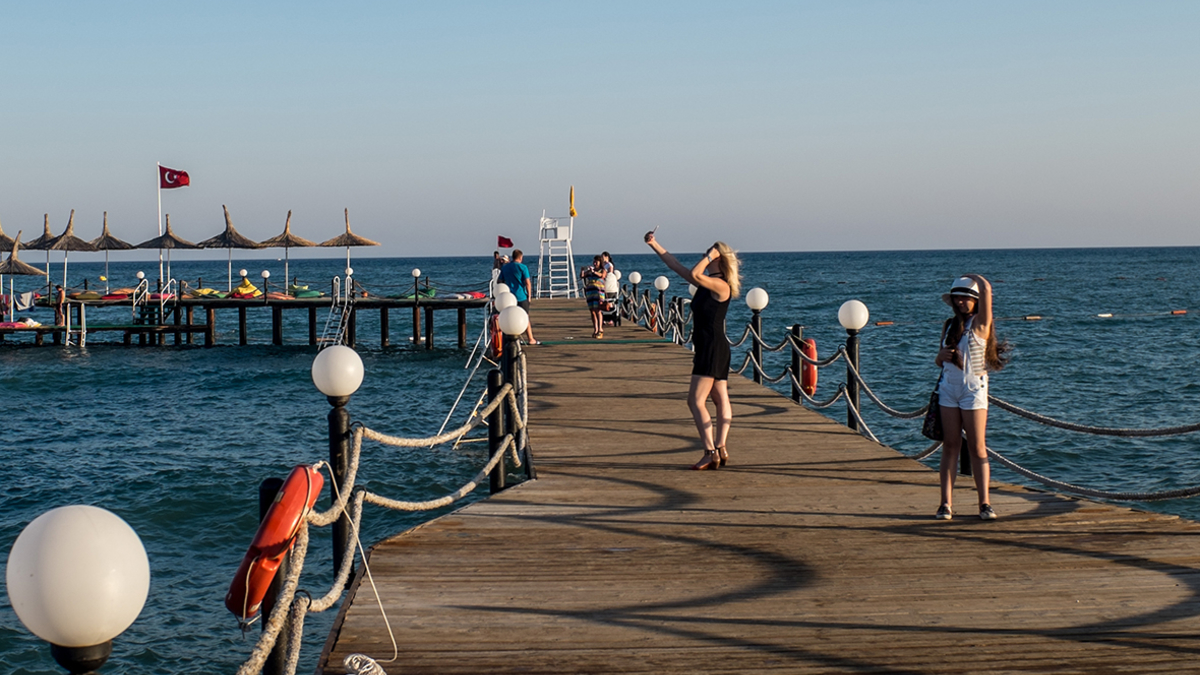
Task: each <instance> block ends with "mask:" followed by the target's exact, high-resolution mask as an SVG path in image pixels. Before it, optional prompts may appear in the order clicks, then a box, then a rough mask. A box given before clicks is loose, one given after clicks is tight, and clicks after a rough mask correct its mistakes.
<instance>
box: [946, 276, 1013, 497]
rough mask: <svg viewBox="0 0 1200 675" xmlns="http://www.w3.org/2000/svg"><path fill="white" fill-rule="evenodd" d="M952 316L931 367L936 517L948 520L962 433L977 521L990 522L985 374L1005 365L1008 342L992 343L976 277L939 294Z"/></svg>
mask: <svg viewBox="0 0 1200 675" xmlns="http://www.w3.org/2000/svg"><path fill="white" fill-rule="evenodd" d="M942 300H943V301H944V302H945V303H946V304H948V305H950V307H951V308H952V309H953V310H954V316H952V317H950V318H949V319H947V320H946V323H945V324H944V325H943V326H942V342H941V348H940V349H939V350H938V354H937V358H935V359H934V363H936V364H937V365H938V366H940V367H941V369H942V378H941V380H940V381H939V383H938V403H939V405H940V407H941V413H942V429H943V433H944V434H945V435H944V438H945V440H943V441H942V461H941V465H940V467H939V474H940V476H941V484H942V505H941V506H940V507H938V510H937V516H936V517H937V518H938V519H939V520H950V519H951V518H953V517H954V503H953V494H954V478H955V476H956V475H957V474H958V456H959V453H960V452H961V451H962V435H963V432H964V431H965V432H966V434H967V452H970V453H971V454H970V457H971V473H972V474H973V476H974V478H975V490H976V492H977V493H978V496H979V517H980V518H982V519H983V520H995V519H996V512H995V511H993V510H992V506H991V504H990V503H989V501H988V490H989V489H990V483H991V466H990V464H989V463H988V456H987V433H986V432H987V413H988V371H991V370H1000V369H1001V368H1003V367H1004V364H1005V363H1006V362H1007V360H1008V359H1007V352H1008V349H1009V347H1008V343H1006V342H1000V343H998V342H997V341H996V326H995V324H994V323H993V322H992V285H991V284H990V283H988V280H987V279H984V278H983V277H981V276H979V275H978V274H968V275H966V276H963V277H961V278H959V279H958V280H957V281H955V282H954V285H952V286H951V287H950V292H949V293H946V294H944V295H942Z"/></svg>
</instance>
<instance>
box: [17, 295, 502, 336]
mask: <svg viewBox="0 0 1200 675" xmlns="http://www.w3.org/2000/svg"><path fill="white" fill-rule="evenodd" d="M331 302H332V301H331V300H330V298H327V297H326V298H294V299H290V300H274V299H259V298H253V299H211V300H210V299H202V298H180V299H179V300H170V301H168V302H167V304H166V307H167V309H168V312H167V320H166V321H167V322H165V323H154V322H151V323H135V322H133V320H132V306H131V303H130V301H129V300H74V299H72V300H68V301H67V303H66V311H68V312H70V313H71V317H72V320H71V332H72V334H73V335H75V334H77V333H78V331H79V328H80V326H81V325H84V323H83V322H84V319H85V317H86V313H87V311H88V309H89V308H102V307H124V308H125V309H126V310H128V311H130V312H131V317H130V318H131V320H130V321H129V322H123V323H120V324H112V323H104V324H99V323H94V322H93V323H89V324H87V332H88V333H89V334H91V333H94V332H114V331H115V332H120V333H122V334H123V342H124V344H132V342H133V340H134V338H136V339H137V341H138V344H141V345H145V344H157V345H161V344H165V343H166V338H167V336H168V335H173V336H174V344H177V345H178V344H189V345H190V344H194V343H195V342H196V341H197V340H202V341H203V344H204V346H206V347H212V346H215V345H216V344H217V310H226V311H228V310H231V309H235V310H237V339H238V344H239V345H246V344H249V343H250V339H249V332H248V329H247V315H248V313H249V312H260V311H267V310H269V311H270V312H271V344H273V345H282V344H284V343H285V339H284V329H283V325H284V321H283V314H284V312H285V311H291V312H294V311H301V310H303V311H306V312H307V314H308V316H307V318H308V321H307V326H308V332H307V334H306V335H305V337H304V338H302V339H303V340H305V342H303V343H300V344H309V345H315V344H317V341H318V338H319V336H320V327H323V326H324V322H325V317H326V315H328V313H329V307H330V304H331ZM487 303H488V300H487V299H465V298H464V299H457V298H456V299H437V298H422V299H420V300H411V299H402V298H380V297H375V296H370V297H366V298H355V300H354V302H353V304H352V305H351V310H350V317H349V321H348V323H347V326H346V339H347V342H348V343H349V344H351V345H353V344H355V343H356V342H357V340H358V314H359V313H361V312H379V333H380V334H379V344H380V346H381V347H387V346H389V345H390V344H391V335H392V334H391V320H390V319H391V314H390V313H391V312H392V311H394V310H400V311H404V310H408V311H410V312H411V318H412V321H411V328H412V341H413V344H415V345H421V344H423V345H424V346H425V348H426V349H433V346H434V339H433V336H434V333H433V325H434V313H435V312H439V311H453V312H455V320H456V326H457V331H456V333H457V340H456V344H457V346H458V347H459V348H463V347H466V346H467V310H468V309H479V308H481V307H484V306H485V305H487ZM150 304H151V305H153V306H154V308H155V309H157V307H158V301H157V300H151V301H150ZM198 315H199V316H198ZM201 316H202V317H203V322H202V323H200V322H198V321H199V319H200V317H201ZM66 333H67V327H66V326H38V327H36V328H0V344H2V343H3V342H4V338H5V336H7V335H13V336H18V335H25V334H32V335H33V336H34V344H37V345H42V344H44V342H45V336H46V335H50V336H51V337H52V339H53V343H54V344H56V345H57V344H62V342H63V337H64V335H65V334H66ZM292 343H293V344H295V343H296V341H295V340H294V339H293V341H292Z"/></svg>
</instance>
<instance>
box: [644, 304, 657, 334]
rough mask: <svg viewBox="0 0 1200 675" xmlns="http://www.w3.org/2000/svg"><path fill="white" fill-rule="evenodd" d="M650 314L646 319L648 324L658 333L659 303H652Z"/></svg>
mask: <svg viewBox="0 0 1200 675" xmlns="http://www.w3.org/2000/svg"><path fill="white" fill-rule="evenodd" d="M649 315H650V316H649V318H647V319H646V326H647V327H648V328H649V329H650V330H652V331H654V332H656V333H657V332H658V306H657V305H650V310H649Z"/></svg>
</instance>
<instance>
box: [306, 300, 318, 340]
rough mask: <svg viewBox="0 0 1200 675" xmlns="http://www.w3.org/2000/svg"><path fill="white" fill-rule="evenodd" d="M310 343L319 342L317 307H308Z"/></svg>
mask: <svg viewBox="0 0 1200 675" xmlns="http://www.w3.org/2000/svg"><path fill="white" fill-rule="evenodd" d="M308 344H309V345H315V344H317V308H316V307H309V308H308Z"/></svg>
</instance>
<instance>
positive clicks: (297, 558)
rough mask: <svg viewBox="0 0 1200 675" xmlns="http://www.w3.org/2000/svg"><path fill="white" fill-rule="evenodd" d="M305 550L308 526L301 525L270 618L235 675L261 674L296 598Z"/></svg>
mask: <svg viewBox="0 0 1200 675" xmlns="http://www.w3.org/2000/svg"><path fill="white" fill-rule="evenodd" d="M307 550H308V526H307V525H306V524H304V523H302V524H301V525H300V531H299V532H297V533H296V543H295V544H294V545H293V547H292V551H293V559H292V562H291V564H290V565H289V566H288V572H287V577H285V579H284V582H283V588H282V589H281V590H280V592H279V597H278V599H276V601H275V608H274V609H272V610H271V616H270V618H268V619H267V624H266V626H264V627H263V633H262V636H261V637H259V638H258V642H257V643H255V645H254V650H253V651H251V652H250V658H248V659H246V662H245V663H243V664H242V667H241V668H238V671H237V675H258V673H261V672H262V669H263V665H264V664H265V663H266V662H267V656H269V655H270V654H271V650H272V649H274V648H275V641H276V639H278V638H279V632H280V631H281V630H282V629H283V623H284V621H285V620H286V619H287V617H288V614H289V613H290V611H291V604H292V598H294V597H295V596H296V587H297V586H298V585H299V584H300V570H301V569H303V568H304V554H305V552H306V551H307Z"/></svg>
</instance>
